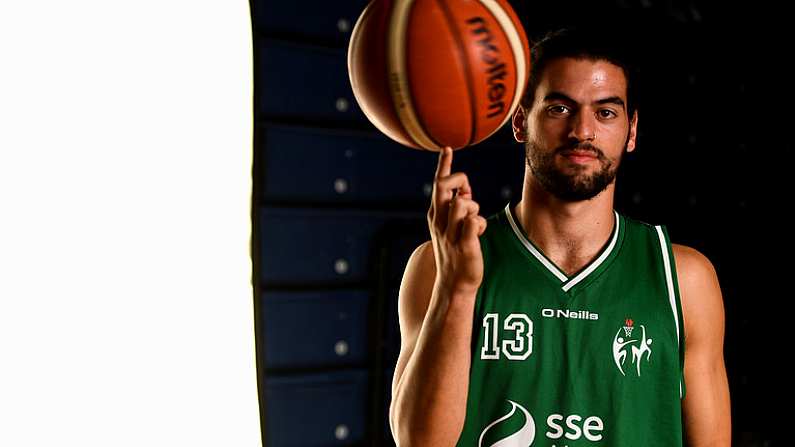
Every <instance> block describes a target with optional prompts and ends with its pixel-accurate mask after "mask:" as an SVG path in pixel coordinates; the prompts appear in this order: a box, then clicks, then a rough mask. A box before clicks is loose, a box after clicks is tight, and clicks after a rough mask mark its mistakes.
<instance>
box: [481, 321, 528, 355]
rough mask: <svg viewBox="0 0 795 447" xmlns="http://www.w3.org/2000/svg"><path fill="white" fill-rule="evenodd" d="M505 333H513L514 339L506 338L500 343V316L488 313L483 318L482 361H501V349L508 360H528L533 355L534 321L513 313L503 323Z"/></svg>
mask: <svg viewBox="0 0 795 447" xmlns="http://www.w3.org/2000/svg"><path fill="white" fill-rule="evenodd" d="M502 329H503V330H504V331H508V332H507V333H510V331H513V336H514V338H505V339H503V340H502V343H500V340H498V334H499V333H500V314H497V313H487V314H486V316H484V317H483V331H484V333H485V335H484V337H483V349H481V350H480V358H481V360H499V358H500V347H502V353H503V354H504V355H505V357H506V358H507V359H508V360H526V359H527V357H529V356H530V354H532V353H533V320H531V319H530V317H528V316H527V315H525V314H520V313H513V314H510V315H508V316H507V317H505V319H504V321H503V323H502Z"/></svg>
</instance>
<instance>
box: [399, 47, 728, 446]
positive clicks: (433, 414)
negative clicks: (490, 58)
mask: <svg viewBox="0 0 795 447" xmlns="http://www.w3.org/2000/svg"><path fill="white" fill-rule="evenodd" d="M598 41H599V35H598V34H579V33H577V32H576V31H570V32H565V31H563V32H558V33H552V34H550V35H548V36H547V37H546V38H545V39H543V40H542V41H541V42H539V43H538V44H536V45H535V46H534V47H533V51H532V71H533V72H532V74H531V78H530V81H529V83H528V87H527V91H526V93H525V99H524V100H523V102H522V105H521V106H520V107H519V108H518V109H517V111H516V113H515V115H514V117H513V129H514V135H515V137H516V139H517V141H520V142H523V143H525V151H526V161H527V163H526V166H525V178H524V188H523V191H522V197H521V201H520V202H518V203H517V204H511V203H509V204H508V206H506V208H505V210H503V211H502V212H500V213H497V214H495V215H493V216H491V217H489V219H488V220H486V219H484V218H483V217H481V216H479V215H478V212H479V205H478V204H477V202H475V201H474V200H473V196H472V189H471V187H470V185H469V183H468V181H467V177H466V175H465V174H464V173H453V174H451V172H450V171H451V164H452V150H451V149H450V148H445V149H444V150H443V151H442V152H441V153H440V156H439V164H438V167H437V171H436V177H435V182H434V190H433V196H432V199H431V206H430V209H429V211H428V225H429V229H430V232H431V240H430V241H428V242H425V243H424V244H422V245H421V246H419V247H418V248H417V249H416V250H415V252H414V253H413V254H412V256H411V257H410V259H409V261H408V264H407V266H406V271H405V273H404V277H403V282H402V284H401V288H400V296H399V315H400V328H401V338H402V346H401V352H400V356H399V359H398V362H397V365H396V369H395V375H394V378H393V385H392V393H393V394H392V396H393V398H392V404H391V407H390V423H391V427H392V431H393V434H394V437H395V439H396V441H397V442H398V444H399V445H400V446H401V447H407V446H434V447H437V446H453V445H457V446H494V445H497V446H557V447H562V446H570V447H573V446H587V445H599V446H633V447H638V446H644V447H651V446H665V447H672V446H677V445H683V442H685V443H686V444H687V445H690V446H695V447H700V446H729V445H730V438H731V424H730V406H729V391H728V381H727V377H726V371H725V366H724V361H723V334H724V310H723V304H722V296H721V291H720V286H719V284H718V279H717V275H716V273H715V270H714V268H713V266H712V264H711V263H710V261H709V260H708V259H707V258H706V257H704V256H703V255H702V254H701V253H699V252H698V251H696V250H695V249H693V248H689V247H686V246H683V245H678V244H672V243H671V242H670V240H669V238H668V232H667V230H666V228H665V227H664V226H653V225H649V224H647V223H644V222H641V221H637V220H634V219H631V218H629V217H626V216H623V215H621V214H619V213H617V212H616V211H615V210H614V209H613V196H614V190H615V175H616V171H617V169H618V167H619V165H620V162H621V158H622V155H623V153H624V152H631V151H633V150H634V149H635V143H636V135H637V126H638V111H637V106H636V98H635V93H634V87H635V85H634V83H633V82H634V81H635V79H634V78H633V77H632V73H633V72H632V70H631V69H630V68H629V66H628V65H627V64H626V63H625V62H624V61H623V60H622V56H621V54H620V53H616V52H614V51H613V47H612V46H611V45H609V44H608V45H602V44H600V43H599V44H595V43H594V42H598ZM685 348H686V349H685Z"/></svg>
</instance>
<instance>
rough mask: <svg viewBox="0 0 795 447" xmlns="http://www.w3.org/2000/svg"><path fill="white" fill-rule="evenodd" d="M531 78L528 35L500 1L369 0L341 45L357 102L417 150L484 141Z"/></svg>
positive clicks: (376, 121)
mask: <svg viewBox="0 0 795 447" xmlns="http://www.w3.org/2000/svg"><path fill="white" fill-rule="evenodd" d="M529 73H530V51H529V45H528V41H527V37H526V35H525V32H524V28H523V27H522V24H521V22H520V21H519V19H518V17H517V16H516V13H515V12H514V11H513V9H512V8H511V7H510V5H509V4H508V2H507V1H505V0H373V1H372V2H371V3H370V4H369V5H368V6H367V7H366V8H365V10H364V12H363V13H362V14H361V16H360V17H359V19H358V20H357V22H356V26H355V27H354V29H353V33H352V35H351V39H350V43H349V46H348V74H349V77H350V81H351V86H352V87H353V92H354V96H355V97H356V101H357V102H358V103H359V106H360V107H361V109H362V110H363V111H364V113H365V115H366V116H367V118H368V119H369V120H370V122H372V123H373V125H375V126H376V127H377V128H378V129H379V130H380V131H381V132H383V133H384V134H386V135H387V136H389V137H390V138H392V139H393V140H395V141H397V142H399V143H401V144H404V145H406V146H409V147H412V148H415V149H426V150H432V151H439V150H441V148H442V147H444V146H451V147H452V148H453V149H460V148H463V147H466V146H470V145H473V144H476V143H478V142H481V141H483V140H484V139H486V138H487V137H489V136H490V135H492V134H493V133H494V132H496V131H497V130H498V129H499V128H500V127H502V125H503V124H505V123H506V122H507V121H508V120H509V119H510V117H511V115H512V114H513V112H514V111H515V110H516V107H517V106H518V105H519V101H520V99H521V97H522V93H523V92H524V88H525V85H526V84H527V79H528V76H529Z"/></svg>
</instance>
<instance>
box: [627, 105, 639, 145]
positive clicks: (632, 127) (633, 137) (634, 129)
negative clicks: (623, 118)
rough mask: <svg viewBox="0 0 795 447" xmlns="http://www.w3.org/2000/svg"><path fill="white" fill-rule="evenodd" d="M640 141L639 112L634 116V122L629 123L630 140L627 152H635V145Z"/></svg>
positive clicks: (636, 111)
mask: <svg viewBox="0 0 795 447" xmlns="http://www.w3.org/2000/svg"><path fill="white" fill-rule="evenodd" d="M637 139H638V110H637V109H635V113H633V114H632V121H630V122H629V139H628V140H627V152H632V151H634V150H635V143H636V141H637Z"/></svg>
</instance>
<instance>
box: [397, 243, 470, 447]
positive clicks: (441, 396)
mask: <svg viewBox="0 0 795 447" xmlns="http://www.w3.org/2000/svg"><path fill="white" fill-rule="evenodd" d="M435 276H436V275H435V267H434V258H433V247H432V246H431V242H430V241H428V242H426V243H424V244H422V245H420V246H419V247H418V248H417V249H416V250H415V251H414V253H413V254H412V255H411V257H410V258H409V262H408V264H407V266H406V271H405V273H404V276H403V282H402V283H401V286H400V294H399V298H398V309H399V318H400V334H401V348H400V356H399V357H398V361H397V365H396V367H395V375H394V377H393V381H392V404H391V405H390V408H389V410H390V411H389V420H390V425H391V427H392V434H393V437H394V439H395V440H396V442H397V444H398V445H399V446H401V447H406V446H415V445H418V446H452V445H455V443H456V442H457V441H458V438H459V436H460V435H461V430H462V429H463V426H464V417H465V415H466V399H467V391H468V386H469V367H470V356H471V352H470V340H471V337H472V309H473V307H474V299H475V296H474V295H472V296H470V297H462V296H457V297H455V299H451V298H453V297H452V296H450V294H449V292H448V291H445V290H443V289H442V288H441V287H434V285H435Z"/></svg>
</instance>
